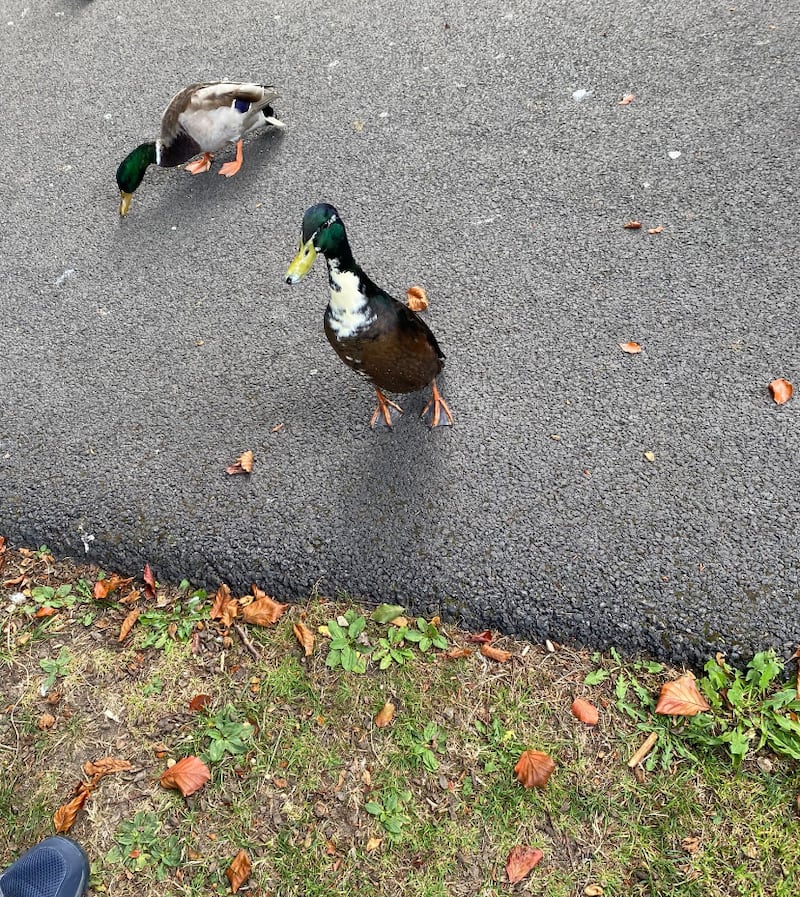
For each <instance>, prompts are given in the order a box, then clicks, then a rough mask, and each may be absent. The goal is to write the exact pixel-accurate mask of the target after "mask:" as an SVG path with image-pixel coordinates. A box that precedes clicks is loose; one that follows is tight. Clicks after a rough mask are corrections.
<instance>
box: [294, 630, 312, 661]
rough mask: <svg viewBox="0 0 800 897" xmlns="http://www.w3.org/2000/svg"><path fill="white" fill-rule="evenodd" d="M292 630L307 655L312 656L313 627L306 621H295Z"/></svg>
mask: <svg viewBox="0 0 800 897" xmlns="http://www.w3.org/2000/svg"><path fill="white" fill-rule="evenodd" d="M292 632H293V633H294V637H295V638H296V639H297V641H298V642H299V644H300V647H301V648H302V649H303V652H304V654H305V656H306V657H311V654H312V653H313V651H314V633H313V632H312V631H311V629H309V627H308V626H306V624H305V623H295V624H294V625H293V626H292Z"/></svg>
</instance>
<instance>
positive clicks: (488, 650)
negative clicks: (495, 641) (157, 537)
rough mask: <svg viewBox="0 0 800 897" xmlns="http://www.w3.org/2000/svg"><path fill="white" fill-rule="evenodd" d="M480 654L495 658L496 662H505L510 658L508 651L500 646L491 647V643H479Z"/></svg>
mask: <svg viewBox="0 0 800 897" xmlns="http://www.w3.org/2000/svg"><path fill="white" fill-rule="evenodd" d="M481 654H483V656H484V657H488V658H489V660H496V661H497V663H505V662H506V661H507V660H509V659H510V658H511V652H510V651H503V650H502V649H501V648H493V647H492V646H491V645H481Z"/></svg>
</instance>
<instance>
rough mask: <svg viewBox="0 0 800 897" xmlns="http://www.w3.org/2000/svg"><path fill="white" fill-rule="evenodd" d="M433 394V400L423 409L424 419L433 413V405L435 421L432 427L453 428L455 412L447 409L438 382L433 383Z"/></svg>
mask: <svg viewBox="0 0 800 897" xmlns="http://www.w3.org/2000/svg"><path fill="white" fill-rule="evenodd" d="M431 392H432V393H433V395H432V396H431V400H430V401H429V402H428V404H427V405H426V406H425V407H424V408H423V409H422V415H421V416H422V417H427V416H428V414H430V412H431V405H432V406H433V419H432V420H431V423H430V427H431V429H433V428H434V427H439V426H448V427H452V426H453V412H452V411H451V410H450V409H449V408H448V407H447V402H445V400H444V399H443V398H442V394H441V393H440V392H439V387H438V386H437V385H436V380H432V381H431Z"/></svg>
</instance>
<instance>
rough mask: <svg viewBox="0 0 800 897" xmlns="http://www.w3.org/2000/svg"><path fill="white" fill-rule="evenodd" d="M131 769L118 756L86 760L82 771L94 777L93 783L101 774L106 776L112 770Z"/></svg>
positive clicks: (128, 764) (125, 761)
mask: <svg viewBox="0 0 800 897" xmlns="http://www.w3.org/2000/svg"><path fill="white" fill-rule="evenodd" d="M128 769H133V767H132V766H131V764H130V763H129V762H128V761H127V760H120V759H119V758H118V757H101V758H100V759H99V760H87V761H86V762H85V763H84V764H83V772H84V774H85V775H87V776H90V777H96V781H95V783H94V784H97V782H99V781H100V779H101V778H102V777H103V776H107V775H109V774H110V773H112V772H125V771H126V770H128Z"/></svg>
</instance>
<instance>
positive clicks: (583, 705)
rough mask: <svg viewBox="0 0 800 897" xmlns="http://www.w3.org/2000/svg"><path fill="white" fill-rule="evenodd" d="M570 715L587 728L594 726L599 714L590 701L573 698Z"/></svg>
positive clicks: (598, 719)
mask: <svg viewBox="0 0 800 897" xmlns="http://www.w3.org/2000/svg"><path fill="white" fill-rule="evenodd" d="M570 709H571V710H572V715H573V716H574V717H575V719H579V720H580V721H581V722H582V723H586V725H587V726H596V725H597V724H598V722H599V721H600V713H599V712H598V710H597V708H596V707H595V706H594V704H592V702H591V701H586V700H584V699H583V698H575V700H574V701H573V702H572V707H571V708H570Z"/></svg>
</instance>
